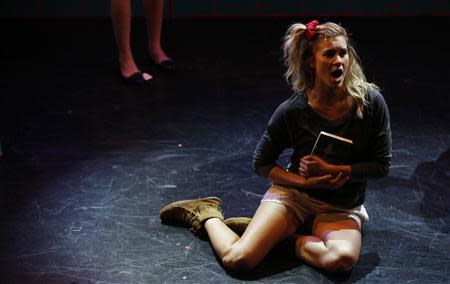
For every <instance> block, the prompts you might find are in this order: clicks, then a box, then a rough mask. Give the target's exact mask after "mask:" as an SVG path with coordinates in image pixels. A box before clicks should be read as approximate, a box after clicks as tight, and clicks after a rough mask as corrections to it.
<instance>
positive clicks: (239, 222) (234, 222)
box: [223, 217, 252, 236]
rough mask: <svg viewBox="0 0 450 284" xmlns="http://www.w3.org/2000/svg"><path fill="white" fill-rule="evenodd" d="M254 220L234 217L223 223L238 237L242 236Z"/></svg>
mask: <svg viewBox="0 0 450 284" xmlns="http://www.w3.org/2000/svg"><path fill="white" fill-rule="evenodd" d="M251 220H252V219H251V218H247V217H232V218H228V219H225V221H223V222H224V223H225V225H227V226H228V228H230V229H231V230H232V231H233V232H235V233H236V235H238V236H242V235H243V234H244V232H245V230H246V229H247V226H248V224H249V223H250V221H251Z"/></svg>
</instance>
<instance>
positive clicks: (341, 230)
mask: <svg viewBox="0 0 450 284" xmlns="http://www.w3.org/2000/svg"><path fill="white" fill-rule="evenodd" d="M295 237H296V254H297V256H298V257H299V258H300V259H302V260H303V261H305V262H307V263H308V264H310V265H312V266H315V267H319V268H322V269H325V270H327V271H346V270H350V269H351V268H352V267H353V266H354V265H355V264H356V262H357V261H358V258H359V253H360V250H361V232H360V227H359V224H358V222H356V221H355V220H354V219H352V218H350V217H348V216H345V215H342V214H320V215H318V216H317V217H316V220H315V221H314V225H313V236H305V235H296V236H295Z"/></svg>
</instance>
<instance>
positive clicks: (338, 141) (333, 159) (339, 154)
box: [311, 131, 353, 165]
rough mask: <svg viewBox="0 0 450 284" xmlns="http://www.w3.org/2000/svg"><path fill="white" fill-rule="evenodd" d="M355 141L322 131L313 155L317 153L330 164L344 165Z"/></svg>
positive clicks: (312, 151)
mask: <svg viewBox="0 0 450 284" xmlns="http://www.w3.org/2000/svg"><path fill="white" fill-rule="evenodd" d="M352 145H353V141H352V140H350V139H347V138H345V137H342V136H339V135H335V134H331V133H328V132H325V131H320V133H319V136H317V139H316V142H315V143H314V147H313V149H312V150H311V155H316V156H318V157H320V158H322V159H324V160H325V161H327V162H328V163H330V164H333V165H342V164H345V163H346V162H347V159H348V156H349V155H350V151H351V148H352Z"/></svg>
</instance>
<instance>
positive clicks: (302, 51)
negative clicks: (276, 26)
mask: <svg viewBox="0 0 450 284" xmlns="http://www.w3.org/2000/svg"><path fill="white" fill-rule="evenodd" d="M306 29H307V28H306V26H305V25H304V24H300V23H297V24H293V25H291V26H290V27H289V29H288V31H287V32H286V35H285V37H284V43H283V53H284V63H285V65H286V67H287V70H286V73H285V77H286V80H287V81H288V82H289V84H290V85H291V87H292V89H293V90H294V91H296V92H299V91H305V90H306V89H309V88H312V87H313V85H314V71H313V70H312V69H311V67H310V62H311V60H312V58H313V47H314V44H315V43H316V42H317V40H318V39H319V38H321V37H322V38H331V37H336V36H344V37H345V39H346V41H347V49H348V55H349V67H348V70H347V74H346V76H345V78H344V88H345V90H346V92H347V94H348V95H350V96H351V97H352V98H353V100H354V101H355V103H356V107H357V109H356V113H357V115H358V117H359V118H362V117H363V108H364V106H365V105H366V104H367V92H368V89H369V88H375V89H378V86H376V85H375V84H373V83H369V82H367V80H366V76H365V75H364V72H363V69H362V67H361V63H360V59H359V57H358V55H357V54H356V51H355V48H354V47H353V45H352V44H351V42H350V40H349V37H348V34H347V32H346V30H345V29H344V28H343V27H341V26H340V25H338V24H335V23H332V22H327V23H324V24H321V25H318V26H316V28H315V30H314V34H313V35H312V36H311V37H308V36H306Z"/></svg>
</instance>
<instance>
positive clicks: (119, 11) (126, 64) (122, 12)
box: [111, 0, 152, 80]
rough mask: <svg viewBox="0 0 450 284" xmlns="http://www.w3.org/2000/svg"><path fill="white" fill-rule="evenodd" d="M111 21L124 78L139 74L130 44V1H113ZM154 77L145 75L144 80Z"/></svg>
mask: <svg viewBox="0 0 450 284" xmlns="http://www.w3.org/2000/svg"><path fill="white" fill-rule="evenodd" d="M111 20H112V26H113V30H114V36H115V39H116V44H117V49H118V51H119V64H120V73H121V74H122V76H124V77H129V76H131V75H132V74H134V73H136V72H139V68H138V67H137V66H136V63H135V61H134V58H133V53H132V52H131V44H130V31H131V5H130V0H111ZM151 78H152V76H151V75H149V74H147V73H144V79H145V80H149V79H151Z"/></svg>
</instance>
